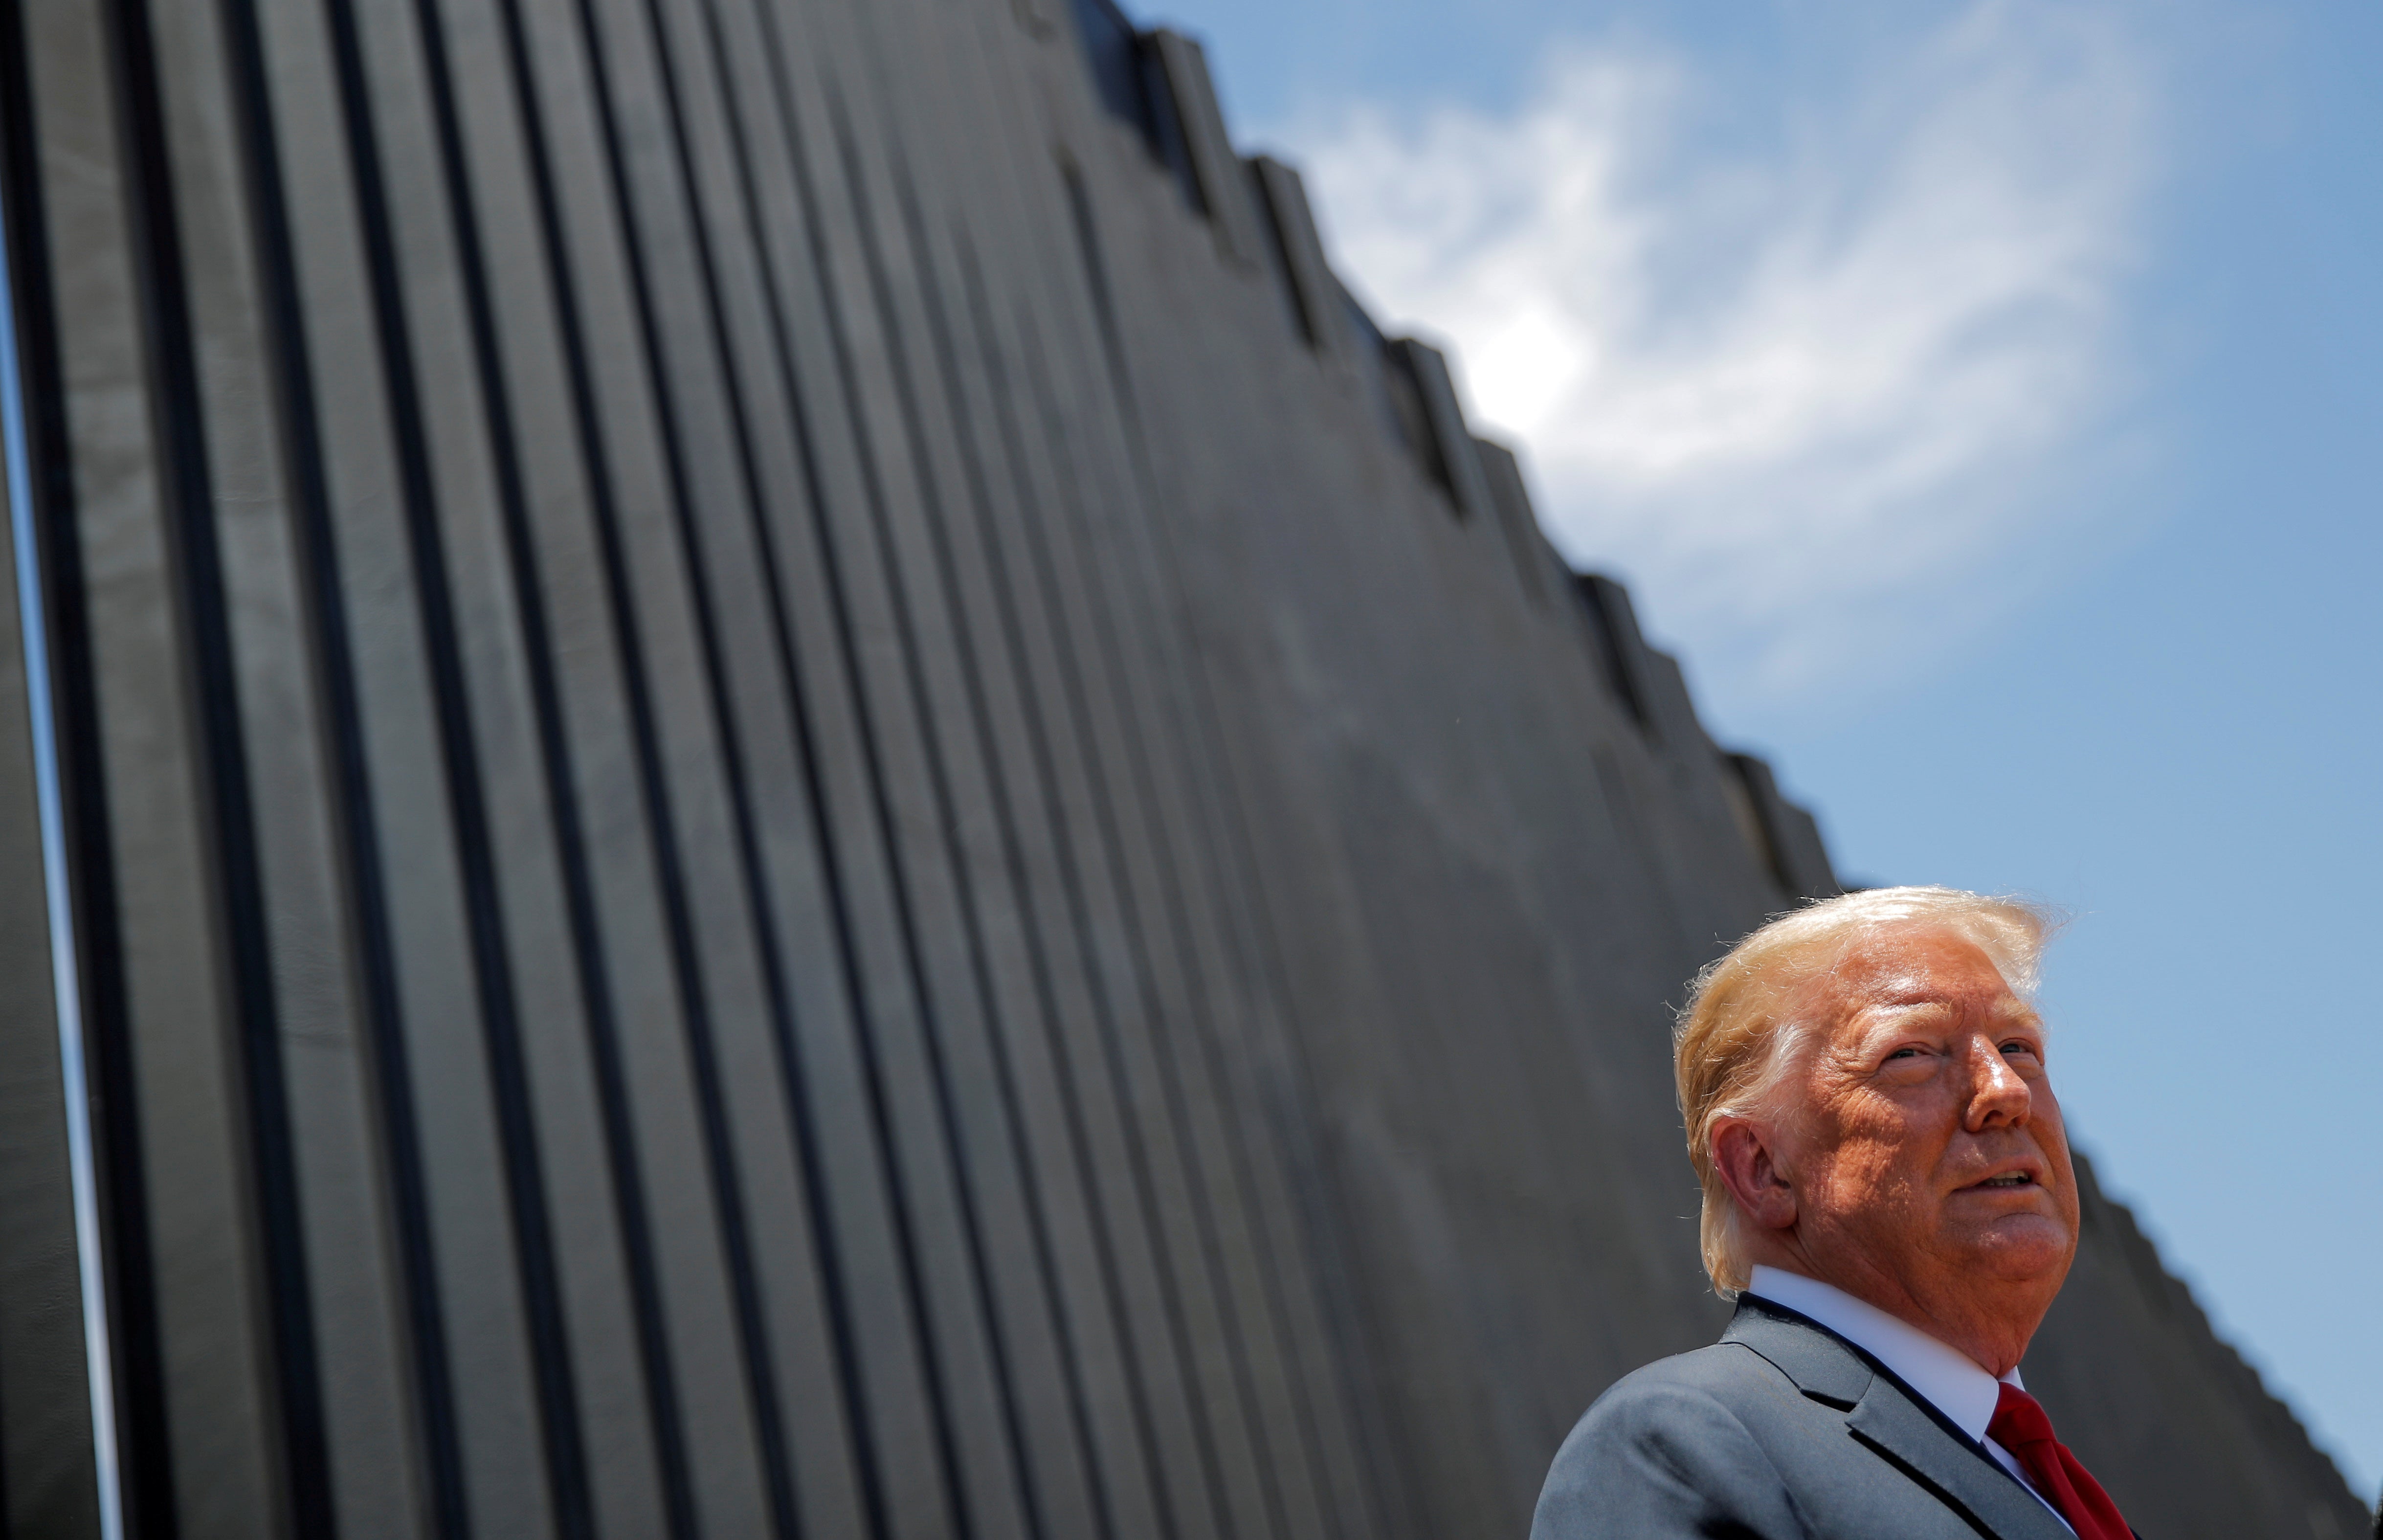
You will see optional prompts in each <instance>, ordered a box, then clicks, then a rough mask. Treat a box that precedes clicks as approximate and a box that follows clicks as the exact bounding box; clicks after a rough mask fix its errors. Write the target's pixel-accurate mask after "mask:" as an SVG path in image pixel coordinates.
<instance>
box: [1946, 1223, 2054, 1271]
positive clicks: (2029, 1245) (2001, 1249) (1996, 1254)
mask: <svg viewBox="0 0 2383 1540" xmlns="http://www.w3.org/2000/svg"><path fill="white" fill-rule="evenodd" d="M1964 1241H1965V1243H1964V1244H1963V1245H1962V1246H1961V1247H1960V1250H1964V1251H1966V1252H1968V1253H1969V1255H1970V1256H1971V1257H1973V1258H1975V1259H1976V1264H1977V1266H1978V1269H1979V1271H1980V1272H1982V1273H1983V1274H1985V1275H1988V1276H1991V1277H1997V1278H2002V1279H2005V1280H2006V1281H2008V1282H2012V1283H2023V1282H2028V1281H2031V1280H2034V1279H2040V1278H2045V1277H2049V1278H2051V1279H2052V1280H2053V1281H2055V1282H2057V1281H2058V1280H2059V1279H2061V1278H2062V1277H2065V1276H2066V1275H2068V1264H2069V1263H2070V1262H2071V1261H2072V1260H2073V1259H2074V1258H2075V1256H2076V1254H2077V1237H2076V1234H2075V1232H2074V1231H2072V1230H2070V1229H2069V1227H2068V1226H2066V1225H2064V1224H2062V1223H2061V1222H2060V1221H2059V1220H2058V1219H2056V1218H2054V1217H2053V1216H2052V1215H2050V1214H2001V1215H1998V1216H1996V1217H1995V1218H1994V1219H1992V1220H1989V1221H1988V1222H1986V1223H1985V1224H1982V1225H1980V1226H1977V1227H1976V1228H1975V1229H1974V1230H1972V1231H1971V1232H1970V1234H1969V1235H1968V1236H1967V1237H1965V1238H1964Z"/></svg>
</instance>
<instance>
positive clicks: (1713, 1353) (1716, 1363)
mask: <svg viewBox="0 0 2383 1540" xmlns="http://www.w3.org/2000/svg"><path fill="white" fill-rule="evenodd" d="M1783 1389H1784V1390H1785V1391H1787V1392H1788V1393H1789V1394H1791V1395H1793V1394H1795V1393H1796V1387H1795V1385H1794V1383H1793V1382H1791V1381H1790V1380H1789V1379H1788V1378H1787V1376H1786V1375H1785V1374H1782V1373H1780V1372H1779V1370H1778V1368H1777V1367H1776V1366H1775V1365H1773V1364H1772V1362H1771V1361H1770V1360H1768V1359H1766V1358H1764V1357H1763V1356H1762V1355H1761V1354H1760V1353H1758V1352H1756V1351H1755V1350H1754V1349H1751V1348H1748V1347H1747V1346H1746V1345H1745V1344H1743V1343H1739V1342H1716V1343H1714V1344H1713V1345H1712V1346H1710V1347H1709V1348H1698V1349H1696V1350H1695V1351H1694V1352H1688V1353H1677V1354H1674V1355H1673V1356H1672V1357H1670V1358H1662V1359H1657V1360H1656V1361H1654V1362H1652V1363H1650V1364H1648V1365H1647V1366H1646V1367H1645V1368H1643V1369H1636V1370H1633V1371H1632V1372H1631V1373H1629V1374H1624V1375H1623V1376H1622V1378H1620V1379H1618V1380H1616V1381H1614V1382H1613V1384H1612V1386H1610V1387H1609V1388H1608V1389H1607V1390H1606V1392H1605V1394H1604V1395H1602V1396H1599V1398H1597V1399H1596V1401H1595V1402H1594V1403H1593V1404H1591V1405H1590V1407H1589V1409H1588V1411H1587V1415H1586V1416H1584V1417H1583V1418H1582V1419H1581V1421H1582V1422H1583V1423H1587V1422H1588V1421H1589V1420H1590V1419H1591V1418H1595V1417H1598V1416H1599V1414H1600V1413H1602V1414H1603V1415H1605V1416H1607V1417H1625V1416H1629V1415H1631V1414H1633V1413H1636V1412H1641V1411H1651V1410H1654V1409H1657V1408H1661V1407H1665V1406H1676V1405H1680V1404H1682V1403H1683V1402H1684V1401H1693V1400H1696V1399H1699V1398H1709V1399H1710V1400H1711V1401H1713V1402H1716V1403H1718V1404H1720V1405H1722V1406H1735V1404H1736V1403H1737V1402H1738V1401H1740V1400H1741V1399H1742V1398H1746V1397H1747V1396H1748V1395H1750V1394H1751V1395H1756V1396H1764V1397H1766V1398H1767V1397H1768V1396H1775V1395H1776V1394H1777V1393H1778V1392H1779V1391H1781V1390H1783Z"/></svg>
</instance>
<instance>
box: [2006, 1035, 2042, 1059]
mask: <svg viewBox="0 0 2383 1540" xmlns="http://www.w3.org/2000/svg"><path fill="white" fill-rule="evenodd" d="M2003 1052H2004V1053H2026V1054H2029V1055H2032V1054H2033V1053H2035V1044H2033V1043H2031V1042H2024V1041H2018V1040H2016V1039H2015V1040H2013V1041H2009V1042H2006V1043H2004V1044H2003Z"/></svg>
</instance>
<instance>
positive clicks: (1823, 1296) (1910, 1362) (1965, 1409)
mask: <svg viewBox="0 0 2383 1540" xmlns="http://www.w3.org/2000/svg"><path fill="white" fill-rule="evenodd" d="M1746 1291H1747V1293H1748V1294H1752V1295H1755V1296H1757V1297H1758V1298H1760V1299H1764V1300H1770V1301H1771V1302H1772V1304H1774V1305H1784V1306H1786V1307H1787V1308H1788V1309H1789V1310H1792V1311H1794V1312H1796V1313H1797V1314H1798V1315H1801V1316H1805V1317H1807V1318H1809V1319H1810V1320H1813V1321H1817V1322H1819V1323H1820V1324H1821V1325H1823V1326H1826V1327H1828V1328H1829V1330H1831V1331H1833V1332H1834V1333H1836V1334H1837V1335H1838V1336H1839V1337H1844V1338H1845V1339H1846V1341H1848V1342H1850V1343H1852V1344H1853V1345H1854V1346H1855V1347H1857V1348H1859V1349H1862V1351H1864V1352H1866V1353H1868V1354H1870V1356H1871V1357H1872V1358H1874V1359H1876V1360H1878V1361H1880V1362H1881V1363H1883V1364H1885V1365H1886V1366H1887V1367H1888V1368H1889V1369H1892V1370H1894V1371H1895V1375H1896V1377H1897V1378H1899V1379H1901V1380H1902V1381H1903V1383H1904V1384H1906V1385H1908V1386H1911V1388H1912V1389H1914V1390H1916V1391H1918V1392H1919V1393H1920V1395H1922V1396H1924V1397H1926V1398H1928V1400H1929V1402H1930V1404H1931V1405H1932V1406H1934V1407H1935V1408H1936V1410H1937V1411H1941V1412H1943V1413H1944V1414H1945V1418H1946V1419H1947V1420H1948V1421H1950V1422H1951V1423H1952V1424H1953V1425H1954V1426H1955V1427H1957V1428H1959V1429H1960V1430H1961V1431H1962V1432H1963V1433H1966V1434H1968V1435H1969V1436H1970V1437H1971V1438H1973V1439H1976V1440H1977V1441H1978V1442H1980V1443H1983V1442H1985V1437H1986V1426H1987V1424H1988V1423H1992V1422H1993V1421H1994V1406H1995V1403H1996V1402H1997V1401H1998V1400H1999V1399H2000V1398H2001V1396H2002V1391H2001V1389H2000V1387H1999V1386H1997V1384H1996V1382H1995V1380H1994V1376H1993V1375H1992V1374H1987V1373H1986V1372H1985V1370H1984V1369H1982V1368H1981V1367H1980V1366H1979V1364H1978V1361H1976V1360H1975V1359H1972V1358H1971V1357H1969V1354H1967V1353H1965V1352H1962V1351H1961V1350H1960V1349H1957V1348H1954V1347H1951V1346H1949V1345H1947V1344H1945V1343H1943V1342H1940V1341H1938V1340H1937V1339H1936V1338H1934V1337H1931V1336H1929V1335H1928V1334H1927V1333H1926V1332H1923V1331H1921V1330H1920V1328H1919V1327H1917V1326H1915V1325H1913V1324H1910V1323H1909V1322H1908V1321H1905V1320H1903V1319H1901V1318H1900V1317H1898V1316H1894V1315H1889V1314H1888V1313H1887V1312H1884V1311H1883V1310H1881V1309H1879V1308H1878V1307H1877V1306H1876V1305H1873V1304H1871V1303H1870V1302H1869V1301H1867V1300H1857V1299H1855V1298H1854V1297H1853V1296H1852V1295H1850V1294H1848V1293H1846V1291H1845V1290H1844V1289H1842V1288H1838V1287H1835V1286H1834V1285H1832V1284H1824V1283H1822V1282H1821V1281H1820V1280H1819V1279H1818V1278H1808V1277H1805V1276H1804V1275H1802V1274H1800V1273H1790V1272H1787V1271H1786V1270H1785V1269H1784V1268H1778V1267H1768V1266H1764V1265H1761V1264H1759V1263H1758V1264H1757V1265H1756V1267H1755V1269H1754V1279H1753V1282H1752V1283H1751V1284H1750V1285H1748V1286H1747V1290H1746ZM2001 1384H2002V1385H2007V1386H2012V1387H2014V1388H2016V1389H2019V1390H2024V1389H2026V1388H2027V1386H2024V1385H2022V1384H2020V1383H2019V1371H2018V1370H2017V1369H2016V1368H2014V1369H2013V1370H2012V1371H2011V1372H2010V1373H2009V1374H2005V1375H2004V1376H2003V1377H2002V1380H2001Z"/></svg>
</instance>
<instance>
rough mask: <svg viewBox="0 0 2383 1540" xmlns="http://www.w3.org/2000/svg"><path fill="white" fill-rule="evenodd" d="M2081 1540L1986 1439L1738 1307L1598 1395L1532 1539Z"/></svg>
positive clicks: (1824, 1337) (1746, 1306)
mask: <svg viewBox="0 0 2383 1540" xmlns="http://www.w3.org/2000/svg"><path fill="white" fill-rule="evenodd" d="M1977 1535H1986V1536H1989V1537H1990V1540H2071V1536H2070V1535H2069V1533H2068V1529H2067V1528H2066V1527H2065V1526H2064V1525H2063V1524H2062V1523H2061V1522H2060V1521H2059V1520H2058V1519H2056V1518H2054V1517H2053V1516H2052V1514H2051V1512H2050V1511H2049V1510H2047V1509H2045V1508H2044V1506H2043V1504H2042V1503H2040V1502H2038V1501H2037V1500H2036V1498H2035V1496H2034V1494H2032V1493H2031V1492H2029V1491H2028V1490H2027V1489H2026V1488H2025V1487H2023V1486H2021V1485H2019V1483H2018V1482H2017V1481H2016V1480H2014V1479H2013V1478H2012V1476H2011V1474H2010V1472H2007V1471H2005V1470H2004V1469H2003V1468H2002V1467H2001V1466H2000V1465H1998V1464H1996V1463H1995V1462H1994V1458H1993V1457H1992V1456H1990V1455H1988V1454H1987V1453H1986V1451H1985V1448H1984V1446H1983V1445H1981V1444H1977V1443H1974V1442H1972V1441H1971V1440H1970V1439H1969V1436H1968V1435H1965V1434H1963V1433H1962V1432H1961V1431H1960V1430H1959V1429H1957V1428H1956V1427H1954V1426H1953V1424H1952V1423H1949V1422H1946V1421H1945V1418H1944V1417H1943V1416H1942V1415H1941V1414H1939V1413H1938V1412H1937V1411H1936V1410H1935V1409H1934V1408H1933V1407H1932V1406H1930V1405H1929V1404H1928V1403H1927V1402H1926V1401H1924V1400H1922V1399H1921V1398H1920V1396H1919V1395H1917V1394H1916V1393H1915V1392H1913V1391H1912V1390H1911V1389H1910V1388H1909V1387H1908V1386H1906V1385H1904V1383H1903V1382H1902V1381H1901V1380H1899V1379H1897V1378H1895V1375H1894V1374H1890V1373H1889V1372H1888V1371H1887V1370H1886V1368H1885V1367H1884V1366H1883V1365H1882V1364H1881V1363H1879V1362H1878V1361H1876V1360H1874V1359H1872V1358H1871V1357H1870V1356H1869V1355H1868V1354H1866V1353H1864V1352H1862V1351H1861V1349H1858V1348H1856V1347H1854V1346H1853V1345H1852V1344H1851V1343H1849V1342H1847V1341H1846V1340H1845V1339H1844V1338H1843V1337H1838V1336H1837V1335H1836V1334H1835V1333H1834V1332H1832V1331H1829V1330H1828V1329H1827V1328H1825V1327H1823V1326H1821V1325H1819V1324H1816V1323H1814V1322H1811V1321H1808V1320H1806V1319H1805V1318H1804V1317H1803V1316H1801V1315H1798V1314H1797V1313H1796V1312H1793V1311H1790V1310H1783V1309H1781V1308H1780V1307H1779V1306H1777V1305H1774V1304H1772V1303H1771V1302H1769V1301H1768V1300H1757V1299H1753V1298H1750V1297H1749V1298H1747V1299H1743V1300H1739V1301H1738V1306H1737V1315H1736V1317H1735V1319H1734V1320H1732V1321H1731V1322H1730V1324H1729V1330H1728V1331H1726V1332H1724V1333H1722V1339H1721V1340H1720V1341H1719V1342H1717V1343H1715V1344H1714V1345H1713V1346H1711V1347H1710V1348H1700V1349H1698V1350H1697V1351H1695V1352H1693V1353H1682V1354H1681V1355H1680V1356H1679V1357H1677V1358H1667V1359H1664V1360H1663V1361H1661V1362H1658V1363H1650V1364H1648V1366H1647V1367H1646V1368H1644V1369H1641V1370H1639V1371H1638V1372H1637V1373H1636V1374H1631V1375H1629V1376H1628V1377H1627V1378H1625V1379H1624V1380H1622V1381H1621V1382H1620V1383H1618V1384H1616V1385H1615V1386H1613V1388H1611V1390H1608V1391H1607V1392H1606V1393H1605V1394H1604V1395H1602V1396H1599V1398H1597V1404H1596V1405H1595V1406H1592V1407H1590V1408H1589V1409H1588V1414H1587V1416H1585V1417H1583V1418H1582V1419H1581V1420H1580V1425H1579V1426H1577V1427H1575V1428H1574V1429H1573V1430H1572V1436H1570V1437H1569V1438H1566V1439H1565V1440H1564V1443H1563V1448H1561V1449H1559V1450H1558V1451H1557V1452H1556V1460H1555V1465H1554V1466H1553V1468H1552V1469H1550V1471H1549V1472H1548V1485H1547V1486H1546V1489H1545V1490H1543V1491H1542V1492H1541V1493H1540V1494H1539V1509H1538V1516H1537V1519H1536V1520H1535V1521H1534V1522H1533V1523H1532V1525H1531V1540H1625V1537H1626V1540H1673V1537H1678V1540H1687V1537H1689V1536H1703V1537H1710V1540H1974V1537H1975V1536H1977Z"/></svg>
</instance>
